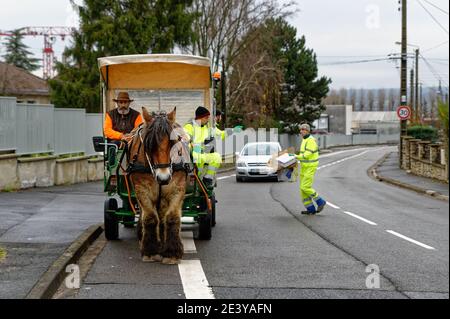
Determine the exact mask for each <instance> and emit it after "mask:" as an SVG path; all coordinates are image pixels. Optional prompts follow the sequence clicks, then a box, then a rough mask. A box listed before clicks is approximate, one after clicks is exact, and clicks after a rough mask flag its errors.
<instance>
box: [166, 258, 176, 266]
mask: <svg viewBox="0 0 450 319" xmlns="http://www.w3.org/2000/svg"><path fill="white" fill-rule="evenodd" d="M162 263H163V264H164V265H178V264H179V263H180V260H179V259H177V258H163V260H162Z"/></svg>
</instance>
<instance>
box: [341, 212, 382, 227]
mask: <svg viewBox="0 0 450 319" xmlns="http://www.w3.org/2000/svg"><path fill="white" fill-rule="evenodd" d="M342 212H343V213H344V214H347V215H349V216H352V217H355V218H357V219H359V220H362V221H363V222H365V223H367V224H369V225H372V226H378V225H377V224H376V223H374V222H372V221H370V220H368V219H365V218H363V217H361V216H358V215H356V214H353V213H350V212H346V211H342Z"/></svg>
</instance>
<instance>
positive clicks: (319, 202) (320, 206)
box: [316, 197, 327, 214]
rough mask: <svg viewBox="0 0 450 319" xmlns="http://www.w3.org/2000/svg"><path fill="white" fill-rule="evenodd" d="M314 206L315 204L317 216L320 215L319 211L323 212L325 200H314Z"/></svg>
mask: <svg viewBox="0 0 450 319" xmlns="http://www.w3.org/2000/svg"><path fill="white" fill-rule="evenodd" d="M316 204H317V214H318V213H320V212H321V211H323V209H324V208H325V206H326V205H327V202H326V201H325V200H323V199H322V198H320V197H319V198H318V199H317V200H316Z"/></svg>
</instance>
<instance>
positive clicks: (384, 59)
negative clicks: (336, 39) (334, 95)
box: [319, 58, 393, 66]
mask: <svg viewBox="0 0 450 319" xmlns="http://www.w3.org/2000/svg"><path fill="white" fill-rule="evenodd" d="M392 59H393V58H382V59H371V60H356V61H342V62H331V63H323V64H319V65H321V66H331V65H345V64H360V63H370V62H380V61H390V60H392Z"/></svg>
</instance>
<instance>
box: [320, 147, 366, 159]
mask: <svg viewBox="0 0 450 319" xmlns="http://www.w3.org/2000/svg"><path fill="white" fill-rule="evenodd" d="M368 149H369V148H368V147H364V148H354V149H351V150H346V151H339V152H333V153H331V154H325V155H320V157H319V158H327V157H332V156H336V155H339V154H343V153H349V152H356V151H362V150H368Z"/></svg>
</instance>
